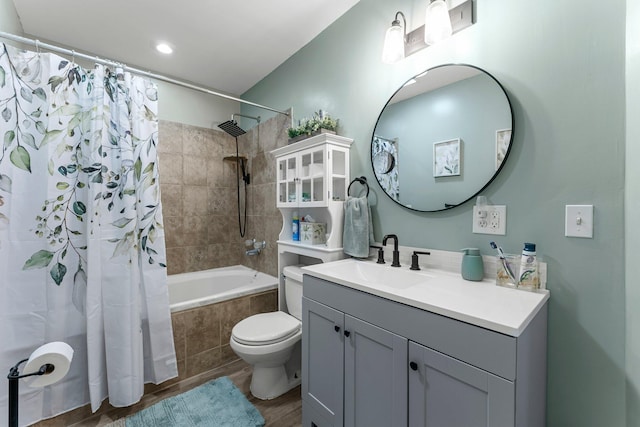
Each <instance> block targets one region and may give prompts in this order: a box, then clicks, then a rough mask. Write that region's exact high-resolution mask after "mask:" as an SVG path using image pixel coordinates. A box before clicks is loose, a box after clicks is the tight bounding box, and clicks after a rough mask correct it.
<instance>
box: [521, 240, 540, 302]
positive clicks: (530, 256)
mask: <svg viewBox="0 0 640 427" xmlns="http://www.w3.org/2000/svg"><path fill="white" fill-rule="evenodd" d="M518 288H519V289H526V290H536V289H538V288H540V279H539V275H538V259H537V256H536V245H535V243H525V244H524V249H523V250H522V258H521V259H520V279H519V280H518Z"/></svg>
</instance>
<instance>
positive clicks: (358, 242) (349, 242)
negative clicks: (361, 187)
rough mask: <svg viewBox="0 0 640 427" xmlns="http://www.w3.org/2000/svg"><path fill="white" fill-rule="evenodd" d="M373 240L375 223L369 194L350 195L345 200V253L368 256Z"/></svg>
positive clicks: (343, 239)
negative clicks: (368, 198) (372, 217)
mask: <svg viewBox="0 0 640 427" xmlns="http://www.w3.org/2000/svg"><path fill="white" fill-rule="evenodd" d="M373 242H374V240H373V223H372V222H371V208H370V207H369V201H368V200H367V196H362V197H349V198H348V199H347V200H346V201H345V202H344V227H343V231H342V246H343V250H344V253H345V254H347V255H351V256H352V257H356V258H367V257H368V256H369V245H370V244H372V243H373Z"/></svg>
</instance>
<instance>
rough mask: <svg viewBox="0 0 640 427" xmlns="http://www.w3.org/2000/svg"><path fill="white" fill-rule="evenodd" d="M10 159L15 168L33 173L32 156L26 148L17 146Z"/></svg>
mask: <svg viewBox="0 0 640 427" xmlns="http://www.w3.org/2000/svg"><path fill="white" fill-rule="evenodd" d="M9 158H10V159H11V163H13V164H14V166H16V167H18V168H20V169H22V170H25V171H27V172H29V173H31V156H30V155H29V152H28V151H27V150H26V149H25V148H24V147H21V146H17V147H16V148H14V149H13V150H11V154H10V155H9Z"/></svg>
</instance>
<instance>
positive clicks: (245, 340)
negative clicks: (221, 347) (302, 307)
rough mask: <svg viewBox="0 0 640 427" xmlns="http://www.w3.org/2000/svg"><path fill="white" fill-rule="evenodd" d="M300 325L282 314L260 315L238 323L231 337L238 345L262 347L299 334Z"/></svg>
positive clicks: (285, 314)
mask: <svg viewBox="0 0 640 427" xmlns="http://www.w3.org/2000/svg"><path fill="white" fill-rule="evenodd" d="M300 327H301V323H300V321H299V320H298V319H296V318H295V317H293V316H291V315H289V314H287V313H285V312H282V311H275V312H271V313H260V314H256V315H253V316H250V317H247V318H246V319H244V320H241V321H240V322H238V323H237V324H236V325H235V326H234V327H233V330H232V331H231V336H232V338H233V339H234V340H236V341H237V342H238V343H240V344H244V345H250V346H262V345H269V344H274V343H277V342H280V341H284V340H286V339H288V338H290V337H292V336H294V335H296V334H297V333H299V332H300Z"/></svg>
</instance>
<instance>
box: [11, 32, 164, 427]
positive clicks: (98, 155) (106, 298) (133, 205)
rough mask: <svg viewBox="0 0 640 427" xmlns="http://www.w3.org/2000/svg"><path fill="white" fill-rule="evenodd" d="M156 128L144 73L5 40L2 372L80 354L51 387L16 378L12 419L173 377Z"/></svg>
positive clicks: (122, 401)
mask: <svg viewBox="0 0 640 427" xmlns="http://www.w3.org/2000/svg"><path fill="white" fill-rule="evenodd" d="M157 137H158V122H157V90H156V87H155V85H154V84H153V83H152V82H150V81H149V80H146V79H144V78H141V77H138V76H132V75H130V74H129V73H123V72H122V70H120V69H117V68H116V69H115V70H110V69H108V68H106V67H103V66H101V65H96V66H95V68H94V69H92V70H85V69H83V68H82V67H79V66H77V65H76V64H74V63H72V62H69V61H68V60H66V59H64V58H62V57H60V56H57V55H55V54H49V53H48V54H40V53H37V52H28V51H23V50H19V49H15V48H12V47H10V46H6V45H4V44H1V45H0V138H1V139H0V144H2V149H1V153H0V343H1V345H0V369H3V370H6V371H5V372H7V373H8V370H9V367H11V366H13V365H14V364H15V363H17V362H18V361H19V360H21V359H23V358H26V357H28V356H29V354H31V352H32V351H33V350H34V349H36V348H37V347H39V346H40V345H42V344H44V343H46V342H51V341H65V342H67V343H68V344H69V345H71V347H73V349H74V351H75V354H74V358H73V362H72V364H71V369H70V371H69V373H68V375H67V376H66V377H65V378H64V379H63V380H61V381H60V382H58V383H56V384H54V385H52V386H48V387H45V388H43V389H38V388H31V387H29V379H24V380H21V381H20V392H21V393H20V424H21V425H23V424H28V423H32V422H34V421H37V420H39V419H42V418H48V417H51V416H54V415H57V414H59V413H62V412H65V411H67V410H69V409H72V408H76V407H79V406H82V405H84V404H86V403H87V402H91V407H92V410H93V411H95V410H97V409H98V408H99V406H100V404H101V402H102V401H103V400H104V399H105V398H106V397H107V396H108V397H109V402H110V403H111V404H112V405H114V406H127V405H130V404H132V403H135V402H136V401H138V400H139V399H140V397H141V396H142V394H143V388H144V387H143V386H144V383H145V382H153V383H159V382H162V381H164V380H166V379H169V378H171V377H175V376H176V375H177V366H176V360H175V351H174V347H173V336H172V329H171V317H170V311H169V298H168V290H167V286H166V266H165V262H166V261H165V246H164V231H163V227H162V209H161V204H160V188H159V183H158V159H157V153H156V145H157V142H158V140H157ZM0 408H1V412H2V413H0V424H2V423H3V420H6V419H7V387H6V386H1V387H0Z"/></svg>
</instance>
